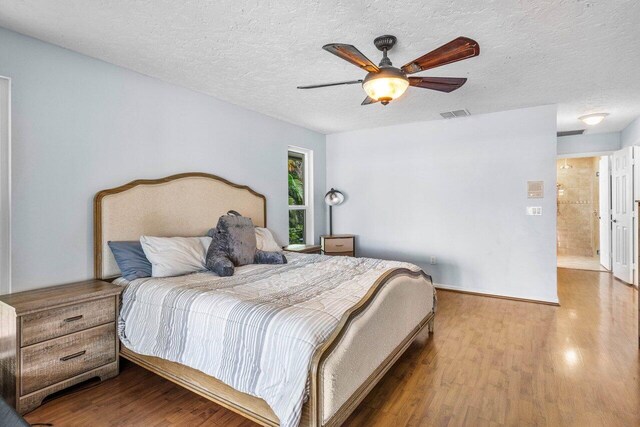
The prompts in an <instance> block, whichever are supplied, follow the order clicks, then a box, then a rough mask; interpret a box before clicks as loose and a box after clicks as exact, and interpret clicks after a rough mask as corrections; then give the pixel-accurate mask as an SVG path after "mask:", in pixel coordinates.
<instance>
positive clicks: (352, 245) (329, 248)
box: [320, 234, 356, 256]
mask: <svg viewBox="0 0 640 427" xmlns="http://www.w3.org/2000/svg"><path fill="white" fill-rule="evenodd" d="M320 246H321V247H322V253H323V254H325V255H342V256H356V236H354V235H353V234H333V235H326V236H320Z"/></svg>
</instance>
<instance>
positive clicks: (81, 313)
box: [0, 280, 122, 414]
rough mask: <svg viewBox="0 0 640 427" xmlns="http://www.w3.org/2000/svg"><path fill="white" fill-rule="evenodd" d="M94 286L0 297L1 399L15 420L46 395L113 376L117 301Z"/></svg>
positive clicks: (113, 291)
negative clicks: (85, 382)
mask: <svg viewBox="0 0 640 427" xmlns="http://www.w3.org/2000/svg"><path fill="white" fill-rule="evenodd" d="M121 291H122V288H121V287H120V286H117V285H112V284H111V283H107V282H103V281H100V280H88V281H85V282H78V283H70V284H67V285H60V286H53V287H49V288H42V289H35V290H33V291H26V292H18V293H15V294H8V295H2V296H0V367H1V370H2V373H1V375H2V378H1V379H0V381H1V383H0V384H1V387H0V392H1V393H2V397H3V398H4V399H5V400H6V401H7V402H8V403H9V404H10V405H12V406H13V407H14V408H16V411H18V412H19V413H20V414H24V413H26V412H29V411H31V410H33V409H35V408H36V407H38V406H40V404H41V403H42V400H43V399H44V398H45V397H47V396H48V395H50V394H52V393H55V392H57V391H60V390H62V389H65V388H67V387H69V386H72V385H75V384H78V383H81V382H83V381H86V380H88V379H91V378H94V377H99V378H100V379H101V380H105V379H108V378H111V377H114V376H116V375H118V334H117V333H116V322H117V319H118V308H119V307H118V298H119V296H120V292H121Z"/></svg>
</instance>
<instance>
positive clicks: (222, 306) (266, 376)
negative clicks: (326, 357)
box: [119, 252, 419, 426]
mask: <svg viewBox="0 0 640 427" xmlns="http://www.w3.org/2000/svg"><path fill="white" fill-rule="evenodd" d="M286 256H287V259H288V261H289V262H288V264H285V265H269V266H266V265H252V266H246V267H241V268H238V269H236V274H234V276H232V277H225V278H221V277H218V276H216V275H215V274H213V273H210V272H202V273H195V274H190V275H186V276H179V277H168V278H148V279H137V280H134V281H133V282H131V283H130V284H129V285H127V287H126V289H125V290H124V292H123V295H122V309H121V311H120V320H119V334H120V338H121V340H122V342H123V343H124V344H125V345H126V347H127V348H129V349H130V350H133V351H134V352H136V353H139V354H143V355H151V356H156V357H160V358H163V359H167V360H171V361H174V362H178V363H181V364H184V365H187V366H189V367H192V368H195V369H198V370H200V371H202V372H204V373H206V374H208V375H211V376H213V377H215V378H217V379H219V380H220V381H222V382H224V383H226V384H228V385H230V386H231V387H233V388H235V389H237V390H240V391H242V392H245V393H248V394H251V395H253V396H257V397H260V398H262V399H264V400H265V401H266V402H267V403H268V404H269V405H270V406H271V408H272V409H273V411H274V413H275V414H276V415H277V416H278V417H279V419H280V422H281V425H282V426H295V425H297V424H298V423H299V420H300V413H301V409H302V404H303V400H304V395H305V385H306V382H307V377H308V372H309V367H310V363H311V358H312V356H313V353H314V351H315V350H316V348H317V347H318V346H319V345H321V344H322V343H323V342H324V341H325V340H326V339H327V337H328V336H329V335H330V334H331V332H332V331H333V330H334V329H335V327H336V325H337V324H338V321H339V320H340V318H341V317H342V315H343V314H344V313H345V312H346V311H347V310H348V309H349V308H350V307H352V306H353V305H355V304H356V303H357V302H358V301H359V300H360V299H361V298H362V297H363V296H364V295H365V294H366V293H367V291H368V290H369V289H370V287H371V286H372V285H373V284H374V282H375V281H376V279H378V277H380V275H381V274H383V273H384V272H385V271H387V270H389V269H391V268H397V267H404V268H408V269H411V270H418V269H419V268H418V267H417V266H415V265H413V264H407V263H401V262H395V261H383V260H376V259H370V258H348V257H327V256H322V255H303V254H296V253H290V252H287V253H286Z"/></svg>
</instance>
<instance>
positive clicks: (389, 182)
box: [327, 105, 557, 302]
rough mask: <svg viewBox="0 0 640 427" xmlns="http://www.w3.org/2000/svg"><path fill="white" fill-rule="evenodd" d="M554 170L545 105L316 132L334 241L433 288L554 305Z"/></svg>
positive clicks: (552, 128) (550, 117) (552, 122)
mask: <svg viewBox="0 0 640 427" xmlns="http://www.w3.org/2000/svg"><path fill="white" fill-rule="evenodd" d="M387 108H393V105H391V106H390V107H387ZM555 165H556V108H555V106H543V107H536V108H529V109H522V110H514V111H508V112H501V113H493V114H486V115H478V116H471V117H466V118H461V119H452V120H439V121H430V122H419V123H411V124H405V125H398V126H390V127H383V128H377V129H367V130H361V131H354V132H346V133H338V134H332V135H328V136H327V186H328V187H335V188H337V189H339V190H341V191H343V192H344V193H345V195H346V201H345V203H344V204H343V205H340V206H338V207H336V208H335V209H334V215H333V220H334V232H337V233H354V234H356V235H357V249H358V251H359V254H360V255H362V256H373V257H379V258H389V259H398V260H407V261H411V262H414V263H416V264H418V265H420V266H421V267H423V268H424V269H425V271H427V272H428V273H430V274H432V275H433V278H434V281H435V282H437V283H440V284H444V285H448V286H450V287H454V288H458V289H462V290H468V291H476V292H486V293H491V294H498V295H505V296H513V297H520V298H529V299H536V300H544V301H552V302H556V301H557V289H556V281H557V279H556V240H555V239H556V195H555V183H556V169H555V168H556V166H555ZM527 180H542V181H544V183H545V198H544V199H536V200H532V199H527V192H526V185H527ZM526 206H542V207H543V213H544V215H543V216H538V217H536V216H526V215H525V207H526ZM432 256H435V257H437V264H436V265H429V262H430V257H432Z"/></svg>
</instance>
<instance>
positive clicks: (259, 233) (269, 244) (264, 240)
mask: <svg viewBox="0 0 640 427" xmlns="http://www.w3.org/2000/svg"><path fill="white" fill-rule="evenodd" d="M256 248H257V249H258V250H259V251H266V252H282V248H281V247H280V246H279V245H278V244H277V243H276V239H274V238H273V234H271V230H269V229H268V228H262V227H256Z"/></svg>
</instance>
